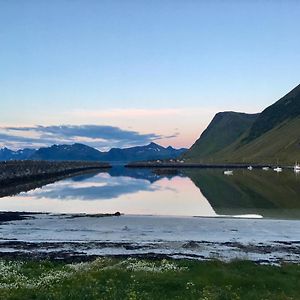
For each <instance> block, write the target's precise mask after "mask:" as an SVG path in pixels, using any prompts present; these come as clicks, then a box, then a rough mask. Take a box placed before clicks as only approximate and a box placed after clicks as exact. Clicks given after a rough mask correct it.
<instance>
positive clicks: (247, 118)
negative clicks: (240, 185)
mask: <svg viewBox="0 0 300 300" xmlns="http://www.w3.org/2000/svg"><path fill="white" fill-rule="evenodd" d="M257 117H258V114H245V113H237V112H221V113H217V114H216V115H215V117H214V118H213V120H212V121H211V123H210V124H209V126H208V127H207V129H206V130H205V131H204V132H203V133H202V135H201V136H200V138H199V139H198V140H197V141H196V142H195V144H194V145H193V146H192V147H191V149H190V150H189V151H188V152H187V153H186V154H185V158H186V159H188V160H206V159H210V158H211V157H212V158H213V155H214V154H215V153H217V152H219V151H221V150H222V149H224V148H226V147H227V146H229V145H231V144H232V143H233V142H235V141H236V140H237V139H238V138H240V137H241V136H242V135H243V134H244V133H245V132H246V131H247V130H249V129H250V127H251V125H252V124H253V123H254V121H255V120H256V119H257Z"/></svg>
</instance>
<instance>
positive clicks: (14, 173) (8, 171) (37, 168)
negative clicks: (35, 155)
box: [0, 160, 110, 185]
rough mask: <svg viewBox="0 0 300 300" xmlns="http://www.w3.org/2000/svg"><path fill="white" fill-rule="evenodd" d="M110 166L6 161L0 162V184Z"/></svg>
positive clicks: (97, 163) (103, 164) (81, 162)
mask: <svg viewBox="0 0 300 300" xmlns="http://www.w3.org/2000/svg"><path fill="white" fill-rule="evenodd" d="M106 168H110V165H109V164H107V163H101V162H85V161H59V162H58V161H30V160H26V161H4V162H0V185H6V184H14V183H18V182H24V181H29V180H41V179H47V178H50V177H53V176H61V175H68V174H72V173H78V172H81V171H87V170H97V169H106Z"/></svg>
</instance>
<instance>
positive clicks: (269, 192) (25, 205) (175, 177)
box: [0, 168, 300, 219]
mask: <svg viewBox="0 0 300 300" xmlns="http://www.w3.org/2000/svg"><path fill="white" fill-rule="evenodd" d="M18 191H19V190H18ZM0 192H1V191H0ZM3 194H5V193H3V191H2V195H3ZM0 210H2V211H38V212H57V213H83V212H84V213H114V212H117V211H119V212H122V213H125V214H142V215H172V216H176V215H177V216H208V217H218V216H228V217H233V216H234V217H258V218H261V217H264V218H276V219H277V218H280V219H300V176H298V175H297V174H295V173H294V172H293V171H291V170H284V171H283V172H282V173H280V174H277V173H275V172H273V171H271V170H270V171H262V170H253V171H248V170H235V171H234V174H233V176H225V175H223V170H219V169H217V170H216V169H214V170H209V169H206V170H205V169H201V170H196V169H195V170H194V169H190V170H180V171H178V173H177V174H170V175H158V174H155V173H153V171H152V170H147V169H146V170H145V169H143V170H142V169H141V170H130V169H123V168H113V169H112V170H110V171H109V173H98V174H88V175H82V176H75V177H73V178H68V179H64V180H61V181H57V182H55V183H51V184H47V185H44V186H43V187H41V188H36V189H34V190H30V191H28V192H21V193H19V194H17V195H14V196H5V197H2V198H0Z"/></svg>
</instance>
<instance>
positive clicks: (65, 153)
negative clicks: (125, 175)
mask: <svg viewBox="0 0 300 300" xmlns="http://www.w3.org/2000/svg"><path fill="white" fill-rule="evenodd" d="M24 150H26V151H27V152H26V153H27V155H23V156H21V153H22V152H24ZM24 150H17V151H13V150H10V149H7V148H3V149H0V160H21V159H22V160H23V159H24V160H26V159H31V160H54V161H59V160H60V161H62V160H65V161H68V160H69V161H70V160H75V161H76V160H85V161H108V162H120V161H124V162H129V161H143V160H153V159H166V158H177V157H179V156H180V155H182V154H183V152H185V151H186V150H187V149H185V148H181V149H175V148H173V147H171V146H169V147H166V148H165V147H163V146H160V145H158V144H156V143H154V142H151V143H149V144H148V145H145V146H135V147H128V148H123V149H122V148H112V149H110V150H109V151H107V152H101V151H99V150H97V149H95V148H93V147H90V146H87V145H85V144H81V143H74V144H71V145H68V144H54V145H52V146H49V147H42V148H39V149H37V150H35V149H24Z"/></svg>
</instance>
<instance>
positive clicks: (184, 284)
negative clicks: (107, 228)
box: [0, 258, 300, 300]
mask: <svg viewBox="0 0 300 300" xmlns="http://www.w3.org/2000/svg"><path fill="white" fill-rule="evenodd" d="M0 299H1V300H2V299H72V300H73V299H74V300H75V299H80V300H82V299H139V300H140V299H207V300H208V299H228V300H229V299H230V300H234V299H251V300H252V299H272V300H275V299H300V266H299V265H283V266H281V267H276V266H265V265H264V266H262V265H256V264H254V263H251V262H246V261H236V262H231V263H228V264H227V263H222V262H218V261H213V262H198V261H188V260H178V261H174V260H155V261H150V260H138V259H109V258H100V259H96V260H95V261H93V262H85V263H74V264H67V263H64V262H50V261H28V260H22V261H19V260H18V261H9V260H0Z"/></svg>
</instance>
